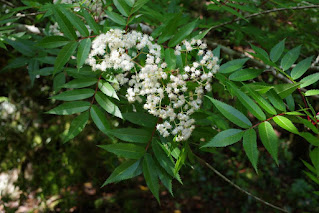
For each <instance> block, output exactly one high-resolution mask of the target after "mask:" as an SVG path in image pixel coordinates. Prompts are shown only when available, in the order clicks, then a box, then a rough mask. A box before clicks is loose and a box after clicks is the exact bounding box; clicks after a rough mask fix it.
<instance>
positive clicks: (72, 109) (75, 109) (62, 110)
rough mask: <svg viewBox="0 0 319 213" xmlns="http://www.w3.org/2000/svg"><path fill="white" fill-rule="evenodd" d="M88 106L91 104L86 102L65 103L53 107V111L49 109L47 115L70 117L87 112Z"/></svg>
mask: <svg viewBox="0 0 319 213" xmlns="http://www.w3.org/2000/svg"><path fill="white" fill-rule="evenodd" d="M90 105H91V104H90V103H89V102H87V101H73V102H67V103H63V104H61V105H59V106H57V107H55V108H54V109H51V110H50V111H48V112H47V113H48V114H55V115H71V114H75V113H79V112H84V111H85V110H88V109H89V108H90Z"/></svg>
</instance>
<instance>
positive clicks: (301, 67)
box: [291, 56, 313, 80]
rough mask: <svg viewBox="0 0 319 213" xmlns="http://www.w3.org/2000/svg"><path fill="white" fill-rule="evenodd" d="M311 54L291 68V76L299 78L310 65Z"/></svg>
mask: <svg viewBox="0 0 319 213" xmlns="http://www.w3.org/2000/svg"><path fill="white" fill-rule="evenodd" d="M312 58H313V56H310V57H308V58H306V59H304V60H302V61H300V62H299V63H298V64H297V65H296V66H295V67H294V68H293V69H292V70H291V77H292V79H294V80H296V79H298V78H300V77H301V76H302V75H303V74H304V73H305V72H306V71H307V70H308V69H309V67H310V66H311V61H312Z"/></svg>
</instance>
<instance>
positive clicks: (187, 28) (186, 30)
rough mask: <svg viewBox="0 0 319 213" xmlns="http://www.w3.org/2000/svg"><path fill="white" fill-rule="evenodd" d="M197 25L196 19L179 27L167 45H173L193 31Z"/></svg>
mask: <svg viewBox="0 0 319 213" xmlns="http://www.w3.org/2000/svg"><path fill="white" fill-rule="evenodd" d="M196 25H197V20H195V21H193V22H191V23H188V24H186V25H185V26H183V27H181V28H180V29H179V30H178V32H177V33H176V34H175V35H174V36H173V38H172V39H171V40H170V41H169V42H168V46H169V47H175V46H176V45H177V44H179V43H180V42H181V41H183V40H184V39H185V38H186V37H187V36H188V35H189V34H191V33H192V32H193V30H194V29H195V27H196Z"/></svg>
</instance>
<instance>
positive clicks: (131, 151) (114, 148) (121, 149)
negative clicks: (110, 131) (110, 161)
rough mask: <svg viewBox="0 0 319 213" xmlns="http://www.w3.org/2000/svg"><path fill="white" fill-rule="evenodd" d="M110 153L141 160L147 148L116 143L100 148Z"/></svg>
mask: <svg viewBox="0 0 319 213" xmlns="http://www.w3.org/2000/svg"><path fill="white" fill-rule="evenodd" d="M98 147H100V148H102V149H105V150H106V151H108V152H112V153H114V154H116V155H117V156H119V157H124V158H129V159H140V158H141V157H143V155H144V154H145V148H144V147H143V146H139V145H136V144H131V143H116V144H109V145H100V146H98Z"/></svg>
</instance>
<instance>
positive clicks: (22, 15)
mask: <svg viewBox="0 0 319 213" xmlns="http://www.w3.org/2000/svg"><path fill="white" fill-rule="evenodd" d="M44 13H45V12H37V13H26V14H22V13H17V14H16V16H17V17H26V16H37V15H40V14H44Z"/></svg>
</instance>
